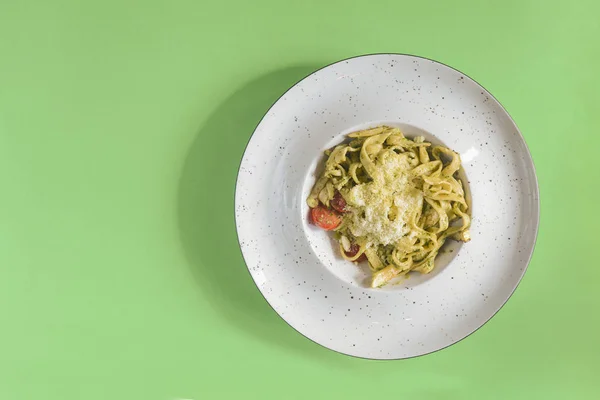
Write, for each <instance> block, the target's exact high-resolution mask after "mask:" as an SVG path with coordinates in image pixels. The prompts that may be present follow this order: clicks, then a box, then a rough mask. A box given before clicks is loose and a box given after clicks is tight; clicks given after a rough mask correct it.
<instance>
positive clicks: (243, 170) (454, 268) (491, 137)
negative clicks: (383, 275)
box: [235, 54, 539, 359]
mask: <svg viewBox="0 0 600 400" xmlns="http://www.w3.org/2000/svg"><path fill="white" fill-rule="evenodd" d="M380 124H388V125H393V126H398V127H400V128H402V129H403V131H404V133H405V134H406V135H407V136H414V135H417V134H420V135H425V136H426V138H427V139H428V140H430V141H434V142H441V143H444V144H445V145H447V146H449V147H450V148H452V149H454V150H455V151H458V152H459V153H460V155H461V158H462V161H463V166H464V171H463V173H464V174H466V178H467V180H468V187H469V190H470V193H471V197H472V217H473V223H472V228H471V233H472V237H473V239H472V240H471V242H469V243H466V244H462V245H460V244H458V243H452V242H451V244H449V246H448V247H447V248H446V251H445V252H444V253H443V254H441V255H440V256H439V257H438V258H437V259H436V269H435V270H434V271H433V272H432V273H431V274H428V275H417V274H415V275H413V276H411V277H410V278H409V279H408V280H405V281H403V282H402V283H401V284H398V285H388V286H387V287H385V288H384V289H369V288H368V287H367V285H366V284H365V279H366V277H367V274H366V273H365V271H363V270H361V269H360V268H358V267H357V266H355V265H354V264H352V263H349V262H347V261H344V260H343V259H342V258H341V257H340V256H339V255H338V250H337V246H336V245H334V243H333V242H332V240H331V238H330V235H329V234H328V233H327V232H325V231H323V230H321V229H319V228H317V227H315V226H313V225H310V224H309V223H308V218H307V215H308V207H307V205H306V202H305V199H306V197H307V195H308V193H309V191H310V188H311V186H312V184H313V183H314V181H315V169H316V166H317V164H318V163H320V162H323V150H325V149H326V148H329V147H331V146H332V145H334V144H337V143H339V142H341V141H342V140H343V139H344V135H345V134H347V133H349V132H351V131H354V130H357V129H362V128H366V127H370V126H377V125H380ZM235 216H236V224H237V231H238V236H239V241H240V246H241V249H242V253H243V255H244V259H245V260H246V264H247V265H248V269H249V270H250V273H251V275H252V277H253V278H254V281H255V282H256V285H257V286H258V288H259V289H260V291H261V292H262V294H263V295H264V296H265V298H266V299H267V301H268V302H269V304H270V305H271V306H272V307H273V309H275V311H277V313H279V315H281V317H282V318H284V319H285V320H286V321H287V322H288V323H289V324H290V325H291V326H292V327H294V328H295V329H296V330H297V331H298V332H300V333H302V334H303V335H304V336H306V337H308V338H309V339H311V340H313V341H315V342H317V343H319V344H321V345H323V346H326V347H328V348H330V349H332V350H335V351H339V352H342V353H345V354H349V355H353V356H358V357H366V358H376V359H397V358H407V357H413V356H418V355H422V354H426V353H430V352H433V351H436V350H438V349H441V348H444V347H447V346H449V345H451V344H453V343H456V342H457V341H459V340H460V339H462V338H464V337H466V336H468V335H469V334H470V333H472V332H473V331H475V330H476V329H477V328H479V327H480V326H482V325H483V324H484V323H485V322H486V321H488V320H489V319H490V318H491V317H492V316H493V315H494V314H495V313H496V312H497V311H498V310H499V309H500V307H502V305H503V304H504V303H505V302H506V301H507V299H508V298H509V297H510V295H511V294H512V293H513V291H514V290H515V288H516V287H517V284H518V283H519V281H520V279H521V277H522V276H523V274H524V273H525V269H526V268H527V264H528V262H529V260H530V258H531V255H532V252H533V248H534V244H535V239H536V235H537V229H538V221H539V198H538V187H537V181H536V176H535V171H534V166H533V163H532V160H531V156H530V154H529V151H528V149H527V146H526V144H525V142H524V140H523V137H522V135H521V133H520V132H519V130H518V128H517V127H516V125H515V123H514V122H513V120H512V119H511V118H510V116H509V115H508V113H507V112H506V110H504V108H503V107H502V106H501V105H500V103H498V101H497V100H496V99H495V98H494V97H493V96H492V95H491V94H490V93H489V92H487V91H486V90H485V89H484V88H483V87H481V86H480V85H479V84H478V83H477V82H475V81H473V80H472V79H470V78H469V77H467V76H466V75H464V74H462V73H461V72H459V71H457V70H455V69H452V68H450V67H448V66H446V65H443V64H439V63H437V62H434V61H431V60H427V59H423V58H419V57H414V56H408V55H399V54H378V55H369V56H362V57H356V58H352V59H349V60H344V61H340V62H338V63H335V64H332V65H329V66H327V67H325V68H323V69H321V70H319V71H316V72H315V73H313V74H312V75H310V76H308V77H306V78H305V79H303V80H302V81H300V82H299V83H298V84H296V85H295V86H294V87H292V88H291V89H290V90H288V91H287V92H286V93H285V94H284V95H283V96H282V97H281V98H280V99H279V100H278V101H277V102H276V103H275V104H274V105H273V106H272V107H271V109H270V110H269V111H268V112H267V114H266V115H265V117H264V118H263V119H262V121H261V122H260V124H259V125H258V127H257V128H256V130H255V132H254V134H253V135H252V138H251V140H250V142H249V143H248V147H247V148H246V151H245V153H244V157H243V160H242V163H241V166H240V170H239V174H238V180H237V187H236V194H235Z"/></svg>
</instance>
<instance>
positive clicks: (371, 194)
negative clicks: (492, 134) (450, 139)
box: [307, 126, 471, 288]
mask: <svg viewBox="0 0 600 400" xmlns="http://www.w3.org/2000/svg"><path fill="white" fill-rule="evenodd" d="M348 137H349V142H348V143H342V144H339V145H337V146H335V147H334V148H333V149H330V150H327V151H326V152H325V154H326V156H327V159H326V161H325V170H324V171H323V173H322V174H321V175H320V176H319V178H318V179H317V181H316V183H315V185H314V186H313V188H312V190H311V193H310V195H309V196H308V199H307V203H308V206H309V207H310V209H311V210H310V216H311V220H312V222H313V223H314V224H315V225H317V226H319V227H321V228H323V229H325V230H328V231H335V237H336V239H337V240H338V242H339V248H340V253H341V255H342V257H344V258H345V259H346V260H349V261H354V262H359V261H363V260H366V261H368V263H369V267H370V268H371V270H372V272H373V276H372V282H371V286H372V287H374V288H376V287H381V286H383V285H385V284H386V283H388V282H389V281H390V280H392V279H393V278H394V277H397V276H401V275H405V274H407V273H408V272H410V271H416V272H420V273H424V274H427V273H429V272H431V271H432V270H433V268H434V260H435V258H436V256H437V254H438V252H439V251H440V248H441V246H442V245H443V244H444V242H445V241H446V240H447V239H454V240H458V241H462V242H467V241H469V240H470V234H469V227H470V225H471V218H470V216H469V214H470V210H469V205H468V204H467V201H466V199H465V191H464V187H463V183H462V181H461V180H460V179H459V178H458V177H457V171H458V170H459V168H460V167H461V162H460V157H459V155H458V153H456V152H454V151H452V150H450V149H448V148H446V147H444V146H434V145H432V144H431V143H428V142H426V141H425V139H424V138H423V137H422V136H417V137H415V138H414V139H412V140H411V139H409V138H406V137H404V135H403V134H402V132H401V131H400V129H398V128H391V127H387V126H380V127H377V128H372V129H367V130H362V131H357V132H353V133H351V134H349V135H348Z"/></svg>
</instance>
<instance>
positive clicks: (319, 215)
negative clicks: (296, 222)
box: [310, 205, 342, 231]
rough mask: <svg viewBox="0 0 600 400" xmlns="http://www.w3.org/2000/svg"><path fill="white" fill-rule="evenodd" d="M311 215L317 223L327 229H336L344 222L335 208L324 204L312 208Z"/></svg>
mask: <svg viewBox="0 0 600 400" xmlns="http://www.w3.org/2000/svg"><path fill="white" fill-rule="evenodd" d="M310 216H311V218H312V220H313V222H314V223H315V225H317V226H319V227H321V228H323V229H325V230H326V231H331V230H334V229H335V228H337V227H338V225H339V224H340V223H341V222H342V217H340V216H339V215H338V214H337V213H336V212H335V211H334V210H330V209H328V208H327V207H325V206H323V205H318V206H317V207H315V208H313V209H311V210H310Z"/></svg>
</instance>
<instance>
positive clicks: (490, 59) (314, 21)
mask: <svg viewBox="0 0 600 400" xmlns="http://www.w3.org/2000/svg"><path fill="white" fill-rule="evenodd" d="M359 3H360V4H359ZM599 14H600V5H599V4H598V2H595V1H592V0H590V1H565V2H559V1H553V2H552V1H541V0H539V1H532V0H529V1H516V0H515V1H501V2H498V1H447V2H442V1H440V2H432V1H422V2H417V1H410V2H407V1H398V0H390V1H374V0H371V1H365V2H353V1H348V0H336V1H327V2H326V4H322V1H321V0H319V1H317V0H311V1H304V2H300V1H296V2H286V1H282V0H257V1H248V2H246V1H223V0H222V1H193V0H145V1H142V0H140V1H117V0H108V1H75V0H71V1H59V0H52V1H37V2H35V1H29V0H27V1H10V0H2V1H1V2H0V184H1V187H2V194H1V195H0V399H6V400H19V399H44V400H59V399H60V400H65V399H78V400H79V399H86V400H87V399H90V400H96V399H97V400H105V399H111V400H114V399H131V400H137V399H144V400H146V399H157V400H172V399H194V400H198V399H217V398H246V399H307V398H323V399H330V398H336V399H337V398H340V399H366V398H386V397H393V398H407V399H417V398H418V399H467V398H469V399H532V398H543V399H545V400H550V399H565V398H577V399H585V398H590V399H591V398H595V395H594V394H597V392H598V390H600V379H598V377H597V372H598V370H599V369H600V339H599V337H600V313H599V312H598V309H599V308H600V290H598V282H599V280H600V270H599V268H598V267H599V265H598V262H597V260H598V256H597V254H596V250H597V249H598V248H599V246H598V244H597V239H598V228H597V227H598V224H599V223H600V219H599V216H598V214H597V213H595V212H594V210H595V209H596V207H595V206H594V204H596V203H597V202H598V195H599V194H600V192H599V189H598V183H599V182H600V172H599V170H600V169H599V168H598V163H597V157H598V153H597V149H598V147H599V146H600V135H599V134H598V126H599V125H600V112H599V103H598V93H599V92H600V79H599V78H598V71H599V70H600V45H599V41H598V38H599V37H600V26H599V22H598V21H599V20H598V15H599ZM373 52H402V53H412V54H417V55H421V56H425V57H430V58H433V59H436V60H439V61H441V62H444V63H447V64H449V65H451V66H453V67H455V68H457V69H459V70H461V71H463V72H465V73H466V74H468V75H470V76H471V77H473V78H474V79H475V80H477V81H478V82H480V83H481V84H482V85H484V86H485V87H486V88H487V89H488V90H490V91H491V92H492V93H493V94H494V95H495V96H496V97H497V98H498V99H499V100H500V101H501V102H502V103H503V104H504V106H505V107H506V108H507V109H508V110H509V112H510V113H511V115H512V116H513V117H514V119H515V120H516V122H517V124H518V125H519V126H520V128H521V130H522V132H523V135H524V136H525V138H526V140H527V142H528V144H529V146H530V149H531V152H532V154H533V157H534V161H535V164H536V167H537V174H538V177H539V183H540V191H541V207H542V210H541V214H542V218H541V226H540V232H539V238H538V244H537V248H536V251H535V254H534V258H533V261H532V263H531V264H530V268H529V270H528V272H527V274H526V276H525V278H524V280H523V281H522V282H521V285H520V286H519V289H518V290H517V292H516V293H515V295H514V296H513V298H512V299H511V300H510V301H509V302H508V304H507V305H506V306H505V307H504V308H503V309H502V311H501V312H500V313H499V314H498V315H497V316H496V317H495V318H493V320H492V321H490V322H489V323H488V324H486V325H485V326H484V327H483V328H482V329H480V330H479V331H477V332H476V333H475V334H473V335H472V336H470V337H469V338H468V339H465V340H464V341H462V342H460V343H458V344H456V345H454V346H452V347H450V348H448V349H446V350H443V351H440V352H437V353H434V354H432V355H428V356H425V357H419V358H416V359H411V360H406V361H391V362H390V361H387V362H383V361H382V362H378V361H368V360H362V359H356V358H350V357H347V356H344V355H341V354H337V353H334V352H331V351H329V350H326V349H324V348H322V347H320V346H318V345H316V344H314V343H312V342H310V341H309V340H307V339H305V338H304V337H302V336H301V335H299V334H298V333H296V332H295V331H294V330H293V329H292V328H290V327H288V326H287V325H286V323H285V322H284V321H283V320H281V319H280V318H279V317H278V316H277V315H276V314H275V313H274V312H273V311H272V310H271V309H270V307H269V306H268V305H267V304H266V303H265V301H264V300H263V298H262V297H261V295H260V294H259V292H258V291H257V290H256V289H255V287H254V285H253V283H252V281H251V279H250V276H249V274H248V273H247V272H246V267H245V265H244V263H243V260H242V258H241V254H240V251H239V248H238V246H237V241H236V238H235V231H234V218H233V192H234V182H235V176H236V173H237V167H238V165H239V161H240V158H241V154H242V152H243V149H244V146H245V144H246V142H247V140H248V138H249V137H250V135H251V133H252V131H253V129H254V127H255V125H256V123H257V122H258V121H259V119H260V118H261V116H262V115H263V113H264V112H265V111H266V110H267V109H268V107H269V105H270V104H271V103H272V102H273V101H275V100H276V99H277V98H278V97H279V95H280V94H281V93H282V92H283V91H285V89H287V88H288V87H289V86H291V85H292V84H293V83H295V82H296V81H297V80H298V79H300V78H302V77H303V76H305V75H306V74H308V73H309V72H311V71H312V70H314V69H316V68H319V67H321V66H324V65H326V64H329V63H331V62H333V61H335V60H338V59H342V58H346V57H350V56H353V55H358V54H362V53H373Z"/></svg>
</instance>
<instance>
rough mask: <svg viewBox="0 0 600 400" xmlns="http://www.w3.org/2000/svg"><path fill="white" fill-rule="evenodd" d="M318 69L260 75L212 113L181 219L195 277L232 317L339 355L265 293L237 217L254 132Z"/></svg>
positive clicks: (189, 171) (190, 162)
mask: <svg viewBox="0 0 600 400" xmlns="http://www.w3.org/2000/svg"><path fill="white" fill-rule="evenodd" d="M318 68H319V67H318V66H308V65H307V66H298V67H291V68H286V69H282V70H278V71H275V72H272V73H269V74H267V75H264V76H261V77H259V78H257V79H255V80H253V81H251V82H249V83H248V84H246V85H245V86H244V87H242V88H241V89H239V90H238V91H236V92H235V93H234V94H233V95H231V96H230V97H229V98H228V99H227V100H225V102H223V103H222V104H221V105H220V106H219V107H218V108H217V109H216V110H215V111H214V112H213V113H212V114H211V115H210V116H209V117H208V119H207V121H206V123H205V125H204V126H203V127H202V128H201V129H200V131H199V132H198V134H197V136H196V139H195V140H194V142H193V144H192V145H191V147H190V150H189V153H188V155H187V158H186V160H185V163H184V167H183V172H182V176H181V180H180V183H179V193H178V223H179V230H180V236H181V242H182V245H183V248H184V251H185V255H186V257H187V259H188V262H189V265H190V268H191V270H192V273H193V275H194V278H195V280H196V281H197V283H198V285H199V286H200V288H201V289H202V292H203V293H204V294H206V298H207V300H208V301H209V302H210V303H211V305H212V306H213V307H215V309H217V310H218V311H219V312H220V313H221V314H222V315H223V316H224V317H225V318H226V319H227V321H228V322H229V323H231V324H232V325H233V326H235V327H237V328H238V329H241V330H243V331H244V332H246V333H249V334H251V335H253V336H254V337H256V338H257V339H259V340H261V341H264V342H267V343H269V344H276V345H279V346H282V347H284V348H286V349H293V350H296V351H300V352H301V353H302V354H307V353H308V354H310V355H312V356H314V355H316V354H317V353H318V356H319V359H321V360H322V359H323V358H327V359H329V360H333V359H334V358H335V357H339V356H337V355H336V354H335V353H334V352H327V351H323V349H321V348H320V347H318V346H315V345H314V344H313V343H311V342H310V341H309V340H306V339H304V338H302V336H301V335H299V334H298V333H296V332H295V331H294V329H292V328H291V327H289V326H288V325H287V324H286V323H285V321H283V320H282V319H281V318H280V317H279V316H278V315H277V314H276V313H275V312H274V311H273V310H272V309H271V307H270V306H269V305H268V303H267V302H266V301H265V299H264V298H263V297H262V295H261V294H260V292H259V290H258V289H257V287H256V286H255V284H254V282H253V280H252V278H251V276H250V274H249V272H248V270H247V268H246V265H245V263H244V260H243V258H242V254H241V251H240V248H239V244H238V240H237V235H236V228H235V218H234V193H235V183H236V177H237V171H238V168H239V165H240V160H241V158H242V154H243V152H244V149H245V146H246V143H247V141H248V140H249V138H250V136H251V134H252V132H253V131H254V129H255V127H256V125H257V124H258V123H259V121H260V120H261V118H262V117H263V115H264V114H265V112H266V111H267V110H268V109H269V107H270V106H271V105H272V104H273V103H274V102H275V101H276V100H277V99H278V98H279V97H280V96H281V95H282V94H283V93H284V92H285V91H286V90H287V89H288V88H289V87H291V86H293V85H294V84H295V83H296V82H297V81H299V80H301V79H302V78H304V77H305V76H307V75H308V74H310V73H311V72H313V71H315V70H316V69H318ZM265 156H266V157H267V156H268V155H265Z"/></svg>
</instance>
